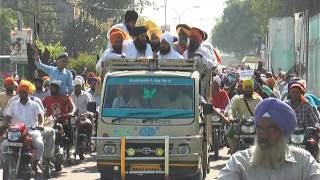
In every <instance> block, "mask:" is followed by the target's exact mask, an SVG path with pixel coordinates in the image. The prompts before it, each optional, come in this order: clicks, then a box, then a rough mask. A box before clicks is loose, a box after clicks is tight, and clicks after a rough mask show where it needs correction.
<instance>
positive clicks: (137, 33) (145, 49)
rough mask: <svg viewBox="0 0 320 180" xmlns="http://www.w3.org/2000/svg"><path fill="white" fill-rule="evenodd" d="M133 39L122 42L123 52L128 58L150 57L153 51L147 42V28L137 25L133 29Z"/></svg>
mask: <svg viewBox="0 0 320 180" xmlns="http://www.w3.org/2000/svg"><path fill="white" fill-rule="evenodd" d="M133 36H134V39H133V41H125V42H124V43H123V52H124V54H125V55H126V57H127V58H129V59H136V58H141V57H144V58H152V57H153V53H152V49H151V46H150V44H148V43H147V29H146V28H145V27H144V26H138V27H135V28H134V29H133Z"/></svg>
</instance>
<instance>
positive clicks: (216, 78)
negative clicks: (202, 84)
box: [213, 75, 221, 86]
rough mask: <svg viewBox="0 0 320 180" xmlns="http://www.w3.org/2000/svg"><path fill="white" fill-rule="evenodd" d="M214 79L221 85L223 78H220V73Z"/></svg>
mask: <svg viewBox="0 0 320 180" xmlns="http://www.w3.org/2000/svg"><path fill="white" fill-rule="evenodd" d="M213 81H214V82H217V83H218V85H219V86H221V78H220V77H219V76H218V75H216V76H215V77H213Z"/></svg>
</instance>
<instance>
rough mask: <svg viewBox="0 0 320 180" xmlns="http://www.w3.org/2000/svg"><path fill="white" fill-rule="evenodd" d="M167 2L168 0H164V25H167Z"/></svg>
mask: <svg viewBox="0 0 320 180" xmlns="http://www.w3.org/2000/svg"><path fill="white" fill-rule="evenodd" d="M167 3H168V0H164V25H165V26H167Z"/></svg>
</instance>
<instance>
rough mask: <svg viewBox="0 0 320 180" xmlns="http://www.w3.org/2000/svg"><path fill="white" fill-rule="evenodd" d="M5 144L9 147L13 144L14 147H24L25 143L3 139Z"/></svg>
mask: <svg viewBox="0 0 320 180" xmlns="http://www.w3.org/2000/svg"><path fill="white" fill-rule="evenodd" d="M2 144H3V146H6V147H9V146H13V147H22V146H23V143H18V142H8V141H3V142H2Z"/></svg>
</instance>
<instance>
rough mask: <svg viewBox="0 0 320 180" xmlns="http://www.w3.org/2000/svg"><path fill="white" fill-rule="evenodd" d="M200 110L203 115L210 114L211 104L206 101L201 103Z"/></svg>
mask: <svg viewBox="0 0 320 180" xmlns="http://www.w3.org/2000/svg"><path fill="white" fill-rule="evenodd" d="M202 110H203V114H204V115H208V114H212V113H213V108H212V104H208V103H204V104H202Z"/></svg>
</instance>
